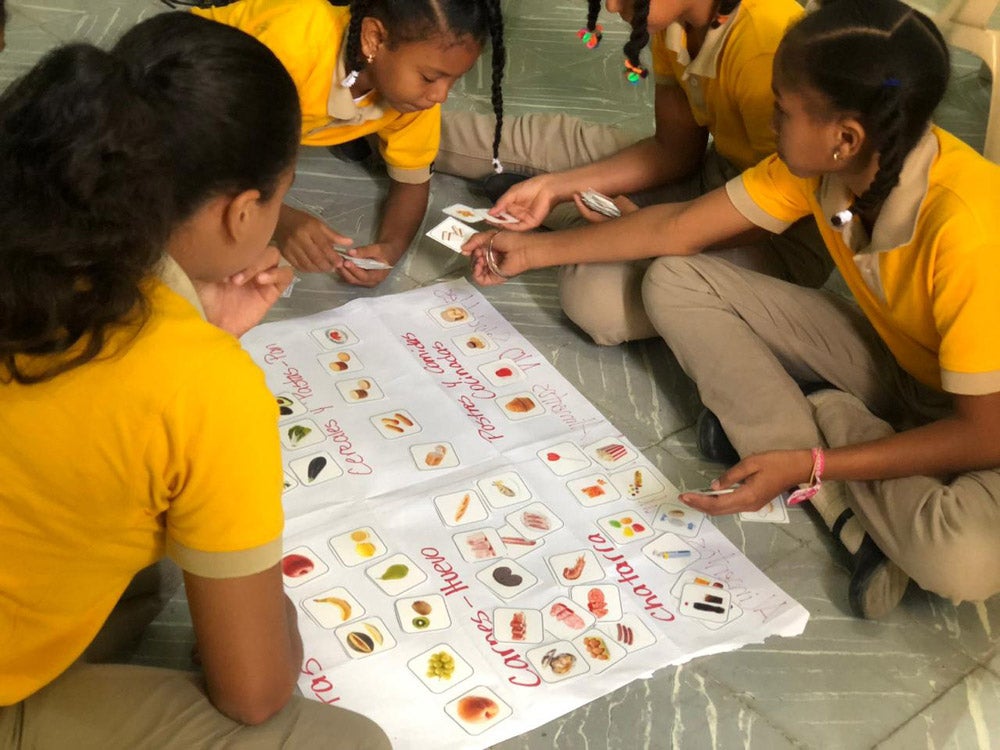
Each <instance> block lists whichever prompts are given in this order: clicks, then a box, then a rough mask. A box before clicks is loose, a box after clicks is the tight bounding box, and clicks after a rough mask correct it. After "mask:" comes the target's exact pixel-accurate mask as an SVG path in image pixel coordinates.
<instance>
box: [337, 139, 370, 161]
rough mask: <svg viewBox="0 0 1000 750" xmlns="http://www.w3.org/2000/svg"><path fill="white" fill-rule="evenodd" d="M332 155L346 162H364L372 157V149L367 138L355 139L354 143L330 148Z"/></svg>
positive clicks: (348, 142)
mask: <svg viewBox="0 0 1000 750" xmlns="http://www.w3.org/2000/svg"><path fill="white" fill-rule="evenodd" d="M330 153H331V154H333V155H334V156H336V157H337V158H338V159H343V160H344V161H364V160H365V159H367V158H368V157H369V156H371V155H372V147H371V146H370V145H369V143H368V139H366V138H355V139H354V140H353V141H347V142H346V143H338V144H337V145H336V146H330Z"/></svg>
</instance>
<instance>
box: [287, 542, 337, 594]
mask: <svg viewBox="0 0 1000 750" xmlns="http://www.w3.org/2000/svg"><path fill="white" fill-rule="evenodd" d="M329 569H330V568H329V566H328V565H327V564H326V563H325V562H323V560H322V559H321V558H320V556H319V555H317V554H316V553H315V552H313V551H312V550H311V549H309V547H305V546H302V547H296V548H295V549H291V550H289V551H288V552H286V553H285V554H284V555H282V557H281V578H282V580H283V581H284V582H285V586H287V587H288V588H294V587H295V586H301V585H302V584H303V583H305V582H306V581H311V580H312V579H313V578H319V577H320V576H321V575H323V574H324V573H326V571H328V570H329Z"/></svg>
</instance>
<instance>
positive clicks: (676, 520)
mask: <svg viewBox="0 0 1000 750" xmlns="http://www.w3.org/2000/svg"><path fill="white" fill-rule="evenodd" d="M704 520H705V514H704V513H702V512H701V511H700V510H694V509H693V508H689V507H687V506H686V505H681V504H680V503H663V504H662V505H660V506H659V507H658V508H657V509H656V512H655V513H654V514H653V528H654V529H656V530H657V531H671V532H673V533H674V534H677V535H678V536H686V537H692V536H698V531H699V530H700V529H701V524H702V523H703V522H704Z"/></svg>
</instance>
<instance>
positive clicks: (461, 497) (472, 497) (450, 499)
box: [434, 490, 489, 526]
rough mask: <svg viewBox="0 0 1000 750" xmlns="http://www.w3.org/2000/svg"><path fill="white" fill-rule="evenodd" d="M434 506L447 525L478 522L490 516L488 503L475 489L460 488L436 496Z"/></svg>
mask: <svg viewBox="0 0 1000 750" xmlns="http://www.w3.org/2000/svg"><path fill="white" fill-rule="evenodd" d="M434 507H435V508H437V511H438V515H439V516H441V520H442V521H444V523H445V525H446V526H463V525H465V524H467V523H478V522H480V521H485V520H486V519H487V518H488V517H489V511H488V510H487V509H486V505H485V504H484V503H483V501H482V500H480V499H479V493H477V492H476V491H475V490H459V491H458V492H452V493H449V494H447V495H438V496H437V497H436V498H434Z"/></svg>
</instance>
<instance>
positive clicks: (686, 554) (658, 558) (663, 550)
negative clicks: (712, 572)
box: [642, 532, 701, 573]
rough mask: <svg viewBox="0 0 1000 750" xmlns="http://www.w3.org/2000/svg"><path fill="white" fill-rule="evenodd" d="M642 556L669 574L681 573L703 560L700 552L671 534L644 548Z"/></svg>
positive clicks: (655, 540) (660, 537)
mask: <svg viewBox="0 0 1000 750" xmlns="http://www.w3.org/2000/svg"><path fill="white" fill-rule="evenodd" d="M642 554H644V555H645V556H646V557H648V558H649V559H650V560H652V561H653V562H654V563H655V564H656V565H657V567H660V568H662V569H663V570H665V571H667V572H668V573H680V572H681V571H682V570H684V569H685V568H687V567H688V566H690V565H692V564H693V563H696V562H698V560H699V559H700V558H701V554H700V553H699V552H698V550H696V549H695V548H694V547H692V546H691V545H690V544H688V543H687V542H685V541H684V540H683V539H682V538H681V537H679V536H677V535H676V534H673V533H671V532H667V533H666V534H663V535H662V536H658V537H657V538H656V539H654V540H653V541H651V542H650V543H649V544H647V545H646V546H645V547H643V548H642Z"/></svg>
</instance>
